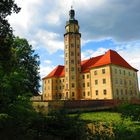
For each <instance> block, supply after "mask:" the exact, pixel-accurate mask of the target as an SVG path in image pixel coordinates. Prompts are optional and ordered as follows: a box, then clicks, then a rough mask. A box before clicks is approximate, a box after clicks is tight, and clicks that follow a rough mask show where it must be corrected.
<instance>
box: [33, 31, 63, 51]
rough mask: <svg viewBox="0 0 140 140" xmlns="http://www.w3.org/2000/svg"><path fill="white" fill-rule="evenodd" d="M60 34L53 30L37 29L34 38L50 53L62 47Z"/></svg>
mask: <svg viewBox="0 0 140 140" xmlns="http://www.w3.org/2000/svg"><path fill="white" fill-rule="evenodd" d="M59 37H60V35H59V34H57V33H54V32H48V31H44V30H39V31H38V33H37V34H36V36H35V40H37V41H38V43H41V44H42V46H43V47H44V48H46V49H47V51H48V52H49V53H50V54H52V53H55V52H56V51H57V50H63V49H64V42H63V41H60V40H59Z"/></svg>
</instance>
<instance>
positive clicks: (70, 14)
mask: <svg viewBox="0 0 140 140" xmlns="http://www.w3.org/2000/svg"><path fill="white" fill-rule="evenodd" d="M69 16H70V20H75V18H74V16H75V11H74V10H73V6H71V10H70V11H69Z"/></svg>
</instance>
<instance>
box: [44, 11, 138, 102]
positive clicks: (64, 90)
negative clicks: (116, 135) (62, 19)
mask: <svg viewBox="0 0 140 140" xmlns="http://www.w3.org/2000/svg"><path fill="white" fill-rule="evenodd" d="M74 14H75V13H74V10H71V11H70V19H69V21H68V22H67V24H66V27H65V28H66V33H65V34H64V56H65V57H64V63H65V69H64V71H65V76H61V77H46V78H43V99H44V100H60V99H61V100H99V99H123V100H130V99H132V98H136V99H138V98H139V97H140V96H139V88H138V76H137V72H136V71H135V70H133V69H128V68H125V67H121V66H118V65H114V64H108V65H103V66H100V67H94V68H91V69H90V70H89V72H81V43H80V42H81V41H80V40H81V39H80V38H81V34H80V33H79V25H78V21H77V20H75V18H74Z"/></svg>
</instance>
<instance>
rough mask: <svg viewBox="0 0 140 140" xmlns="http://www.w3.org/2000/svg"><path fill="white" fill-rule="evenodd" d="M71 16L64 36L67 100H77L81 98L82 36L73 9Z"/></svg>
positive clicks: (70, 12)
mask: <svg viewBox="0 0 140 140" xmlns="http://www.w3.org/2000/svg"><path fill="white" fill-rule="evenodd" d="M69 16H70V17H69V20H68V21H67V22H66V26H65V29H66V33H65V34H64V46H65V49H64V53H65V55H64V61H65V99H76V100H77V99H79V98H80V92H79V90H80V85H79V80H80V79H79V78H80V72H81V43H80V42H81V34H80V33H79V25H78V21H77V20H76V19H75V11H74V10H73V9H71V10H70V11H69Z"/></svg>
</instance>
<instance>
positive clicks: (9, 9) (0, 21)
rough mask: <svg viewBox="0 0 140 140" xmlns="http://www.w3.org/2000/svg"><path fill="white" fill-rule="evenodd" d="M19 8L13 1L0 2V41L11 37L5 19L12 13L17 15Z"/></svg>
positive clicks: (8, 25) (2, 0) (4, 0)
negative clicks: (8, 36)
mask: <svg viewBox="0 0 140 140" xmlns="http://www.w3.org/2000/svg"><path fill="white" fill-rule="evenodd" d="M19 11H20V8H19V7H18V6H17V4H16V3H15V0H1V1H0V39H1V40H2V39H3V38H5V37H7V35H10V36H11V35H12V28H11V26H10V24H9V22H8V20H7V19H6V17H7V16H9V15H11V14H12V13H18V12H19Z"/></svg>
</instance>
